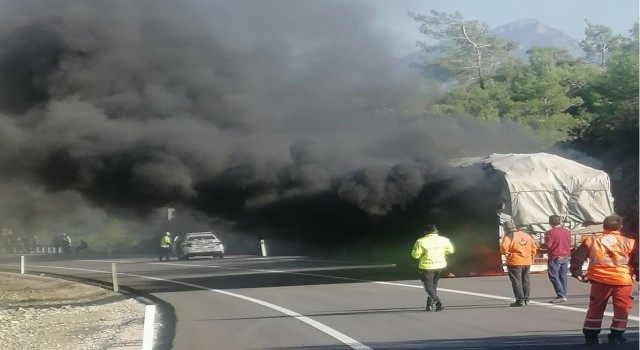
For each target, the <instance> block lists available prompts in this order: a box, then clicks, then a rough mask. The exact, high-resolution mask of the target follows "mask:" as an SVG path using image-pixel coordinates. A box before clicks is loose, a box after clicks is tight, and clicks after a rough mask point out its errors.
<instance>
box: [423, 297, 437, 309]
mask: <svg viewBox="0 0 640 350" xmlns="http://www.w3.org/2000/svg"><path fill="white" fill-rule="evenodd" d="M435 308H436V302H435V301H434V300H433V299H431V297H427V307H425V309H424V311H431V310H435Z"/></svg>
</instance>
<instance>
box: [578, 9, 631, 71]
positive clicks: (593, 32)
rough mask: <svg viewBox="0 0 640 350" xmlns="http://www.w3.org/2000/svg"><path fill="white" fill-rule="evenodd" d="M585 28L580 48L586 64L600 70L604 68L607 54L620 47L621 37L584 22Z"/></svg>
mask: <svg viewBox="0 0 640 350" xmlns="http://www.w3.org/2000/svg"><path fill="white" fill-rule="evenodd" d="M585 23H586V24H587V27H586V28H585V30H584V35H585V39H584V40H582V41H581V42H580V47H581V48H582V50H583V51H584V53H585V55H586V59H587V62H589V63H593V64H595V65H597V66H598V67H600V68H604V67H605V63H606V61H607V59H608V58H609V54H610V53H611V52H612V51H614V50H615V49H616V48H617V47H619V46H620V44H621V42H622V40H623V37H622V35H619V34H613V31H612V30H611V28H609V27H606V26H603V25H599V24H594V23H591V22H589V21H588V20H585Z"/></svg>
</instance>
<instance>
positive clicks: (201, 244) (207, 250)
mask: <svg viewBox="0 0 640 350" xmlns="http://www.w3.org/2000/svg"><path fill="white" fill-rule="evenodd" d="M177 248H178V249H177V255H178V259H180V260H185V259H189V258H190V257H192V256H212V257H214V258H223V257H224V245H223V244H222V241H220V239H219V238H218V237H217V236H216V235H215V234H214V233H213V232H210V231H208V232H189V233H185V234H184V235H182V236H180V239H179V240H178V247H177Z"/></svg>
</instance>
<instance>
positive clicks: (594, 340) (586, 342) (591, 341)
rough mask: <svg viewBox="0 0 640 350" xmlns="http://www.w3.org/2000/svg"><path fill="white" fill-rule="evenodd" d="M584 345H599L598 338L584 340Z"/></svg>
mask: <svg viewBox="0 0 640 350" xmlns="http://www.w3.org/2000/svg"><path fill="white" fill-rule="evenodd" d="M584 343H585V344H587V345H598V344H600V339H598V338H587V337H585V338H584Z"/></svg>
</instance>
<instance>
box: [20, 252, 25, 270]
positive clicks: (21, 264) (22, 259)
mask: <svg viewBox="0 0 640 350" xmlns="http://www.w3.org/2000/svg"><path fill="white" fill-rule="evenodd" d="M20 274H21V275H24V255H20Z"/></svg>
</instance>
